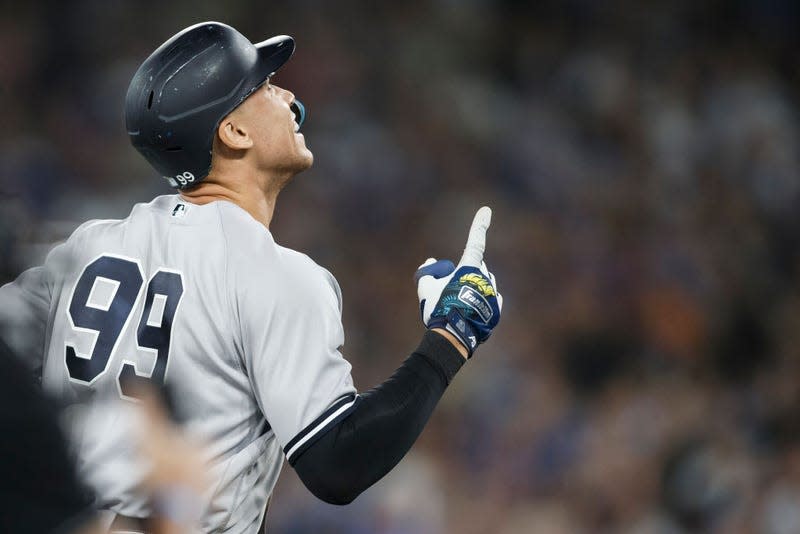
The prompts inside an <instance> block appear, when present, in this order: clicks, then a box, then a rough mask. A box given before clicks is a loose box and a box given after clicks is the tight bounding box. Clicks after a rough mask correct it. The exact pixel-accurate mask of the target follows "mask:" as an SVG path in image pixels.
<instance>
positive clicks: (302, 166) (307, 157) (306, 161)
mask: <svg viewBox="0 0 800 534" xmlns="http://www.w3.org/2000/svg"><path fill="white" fill-rule="evenodd" d="M298 160H299V161H298V170H297V172H302V171H304V170H306V169H310V168H311V166H312V165H314V154H313V153H312V152H311V151H310V150H309V149H307V148H304V149H303V151H302V152H301V153H300V155H299V158H298Z"/></svg>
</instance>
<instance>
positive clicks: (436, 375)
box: [293, 331, 465, 504]
mask: <svg viewBox="0 0 800 534" xmlns="http://www.w3.org/2000/svg"><path fill="white" fill-rule="evenodd" d="M464 361H465V360H464V358H463V357H462V356H461V354H460V353H459V352H458V350H457V349H456V348H455V347H453V345H452V344H451V343H450V342H449V341H448V340H447V339H445V338H444V337H443V336H441V335H440V334H437V333H436V332H431V331H428V332H426V333H425V336H424V337H423V338H422V342H421V343H420V345H419V347H417V350H415V351H414V353H413V354H411V356H410V357H409V358H408V359H407V360H406V361H405V362H403V365H401V366H400V368H399V369H397V371H395V373H394V374H393V375H392V376H391V377H390V378H389V379H388V380H386V381H385V382H384V383H383V384H381V385H379V386H378V387H376V388H374V389H371V390H370V391H368V392H366V393H364V394H362V395H361V399H360V401H359V402H358V403H357V405H356V407H355V409H354V410H353V411H352V412H351V413H350V414H349V415H348V416H347V417H346V418H345V419H343V420H342V421H340V422H339V423H338V424H336V425H335V426H333V427H331V428H330V429H329V430H328V431H327V432H325V434H323V435H322V436H321V437H319V438H318V439H317V441H315V442H314V443H313V444H311V445H310V446H309V447H308V448H307V449H305V451H304V452H303V453H302V454H300V455H299V457H298V458H295V459H293V466H294V469H295V471H297V474H298V475H299V476H300V479H301V480H302V481H303V483H304V484H305V485H306V487H307V488H308V489H309V490H310V491H311V492H312V493H313V494H314V495H316V496H317V497H319V498H320V499H322V500H323V501H325V502H329V503H331V504H347V503H350V502H352V500H353V499H355V498H356V497H357V496H358V495H359V494H360V493H361V492H362V491H364V490H365V489H367V488H368V487H370V486H371V485H372V484H374V483H375V482H377V481H378V480H380V479H381V478H382V477H383V476H384V475H385V474H386V473H388V472H389V471H390V470H391V469H392V468H393V467H394V466H395V465H397V463H398V462H399V461H400V460H401V459H402V458H403V456H405V454H406V452H408V450H409V449H410V448H411V445H413V444H414V441H416V439H417V437H418V436H419V434H420V433H421V432H422V429H423V428H424V427H425V423H427V421H428V418H429V417H430V415H431V412H433V409H434V407H435V406H436V403H437V402H439V399H440V398H441V396H442V394H443V393H444V390H445V388H446V387H447V385H448V384H449V383H450V380H452V378H453V376H455V374H456V372H457V371H458V370H459V369H460V368H461V366H462V365H463V364H464Z"/></svg>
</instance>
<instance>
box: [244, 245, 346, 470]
mask: <svg viewBox="0 0 800 534" xmlns="http://www.w3.org/2000/svg"><path fill="white" fill-rule="evenodd" d="M298 256H299V255H298ZM289 259H290V260H291V261H288V260H289ZM272 263H273V265H272V266H271V267H270V268H269V269H266V270H265V272H263V273H262V274H261V275H260V276H248V277H246V278H247V279H248V283H247V284H244V286H242V284H240V287H238V288H237V293H238V309H237V313H238V315H239V323H240V325H241V339H242V350H243V356H244V362H245V366H246V367H247V369H246V372H247V373H248V376H249V378H250V382H251V384H252V387H253V390H254V392H255V395H256V397H257V400H258V403H259V405H260V407H261V410H262V412H263V413H264V415H265V417H266V419H267V421H268V423H269V425H270V426H271V428H272V430H273V431H274V432H275V435H276V437H277V439H278V441H279V442H280V444H281V446H282V447H283V451H284V454H285V455H286V457H287V459H289V460H290V461H291V459H292V458H294V457H296V456H297V455H299V454H300V453H302V451H304V450H305V449H306V448H307V447H309V446H310V445H311V444H312V443H313V442H314V441H315V440H316V439H318V438H319V437H321V436H322V435H323V434H324V433H325V431H326V430H328V429H330V428H331V427H332V426H334V425H335V424H336V423H338V422H339V421H340V420H341V419H343V418H344V417H346V416H347V415H348V414H349V413H350V411H351V410H352V409H353V407H354V406H355V405H356V403H357V401H358V397H357V395H356V390H355V388H354V386H353V380H352V377H351V374H350V370H351V366H350V364H349V362H347V360H345V359H344V357H343V356H342V355H341V353H340V352H339V348H340V347H341V346H342V344H343V343H344V329H343V327H342V321H341V300H340V294H339V289H338V284H337V283H336V281H335V279H334V278H333V276H332V275H330V273H328V272H327V271H325V270H324V269H322V268H321V267H319V266H317V265H316V264H314V263H313V262H312V261H311V260H309V259H308V258H305V260H304V261H299V260H298V259H297V258H296V257H291V258H286V257H280V255H279V257H277V258H275V259H274V261H273V262H272Z"/></svg>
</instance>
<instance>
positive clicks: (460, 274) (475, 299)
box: [414, 206, 503, 357]
mask: <svg viewBox="0 0 800 534" xmlns="http://www.w3.org/2000/svg"><path fill="white" fill-rule="evenodd" d="M491 221H492V210H491V209H489V208H488V207H486V206H484V207H482V208H481V209H479V210H478V212H477V213H476V214H475V219H474V220H473V221H472V226H471V227H470V230H469V237H468V238H467V246H466V248H464V254H463V256H462V257H461V261H460V262H459V263H458V266H454V265H453V262H452V261H450V260H439V261H437V260H436V259H434V258H428V260H426V261H425V263H423V264H422V265H420V266H419V268H418V269H417V272H416V273H415V274H414V280H415V281H416V282H417V295H418V296H419V309H420V314H421V315H422V322H423V324H424V325H425V326H426V327H428V328H444V329H446V330H447V331H448V332H450V333H451V334H453V335H454V336H455V337H456V338H458V340H459V341H460V342H461V343H462V344H463V345H464V347H466V349H467V352H468V353H469V356H470V357H472V353H473V351H474V350H475V348H476V347H477V346H478V345H479V344H481V343H483V342H484V341H486V340H487V339H488V338H489V336H490V335H491V333H492V330H493V329H494V327H495V326H497V322H498V321H499V320H500V312H501V311H502V309H503V296H502V295H500V293H498V292H497V282H496V281H495V278H494V275H493V274H492V273H490V272H489V269H488V268H487V267H486V263H484V261H483V251H484V249H485V248H486V230H487V229H488V228H489V224H490V223H491Z"/></svg>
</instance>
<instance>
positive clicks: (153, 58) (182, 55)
mask: <svg viewBox="0 0 800 534" xmlns="http://www.w3.org/2000/svg"><path fill="white" fill-rule="evenodd" d="M292 52H294V40H293V39H292V38H291V37H289V36H286V35H279V36H276V37H272V38H271V39H268V40H266V41H264V42H261V43H258V44H256V45H253V44H252V43H251V42H250V41H249V40H247V38H245V37H244V36H243V35H242V34H240V33H239V32H238V31H236V30H235V29H233V28H231V27H230V26H227V25H225V24H221V23H219V22H203V23H201V24H196V25H194V26H190V27H189V28H186V29H185V30H183V31H181V32H179V33H177V34H176V35H174V36H173V37H172V38H171V39H169V40H168V41H167V42H165V43H164V44H162V45H161V46H160V47H158V49H156V51H155V52H153V53H152V54H151V55H150V57H148V58H147V59H146V60H145V61H144V63H142V65H141V66H140V67H139V70H137V71H136V74H134V76H133V80H131V84H130V86H129V87H128V95H127V97H126V98H125V124H126V127H127V129H128V135H129V136H130V139H131V143H132V144H133V146H134V147H136V149H137V150H138V151H139V152H140V153H141V154H142V155H143V156H144V157H145V158H146V159H147V161H149V162H150V164H151V165H152V166H153V167H155V168H156V170H158V172H159V173H161V175H162V176H164V178H166V179H167V181H168V182H169V183H170V185H171V186H173V187H177V188H179V189H185V188H188V187H191V186H193V185H195V184H196V183H198V182H199V181H201V180H202V179H203V178H205V177H206V176H207V175H208V172H209V170H210V169H211V147H212V144H213V141H214V135H215V134H216V129H217V127H218V126H219V123H220V121H221V120H222V119H223V118H224V117H225V116H226V115H227V114H228V113H230V112H231V111H233V110H234V108H236V106H238V105H239V104H241V103H242V101H244V99H245V98H247V97H248V96H249V95H250V94H251V93H252V92H253V91H255V90H256V89H257V88H258V87H260V86H261V85H262V84H263V83H264V82H265V81H266V80H267V78H269V76H271V75H272V74H273V73H274V72H275V71H276V70H278V68H279V67H280V66H281V65H283V64H284V63H286V61H287V60H288V59H289V57H291V55H292ZM301 111H302V110H301ZM295 112H296V114H300V112H299V111H298V110H295Z"/></svg>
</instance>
